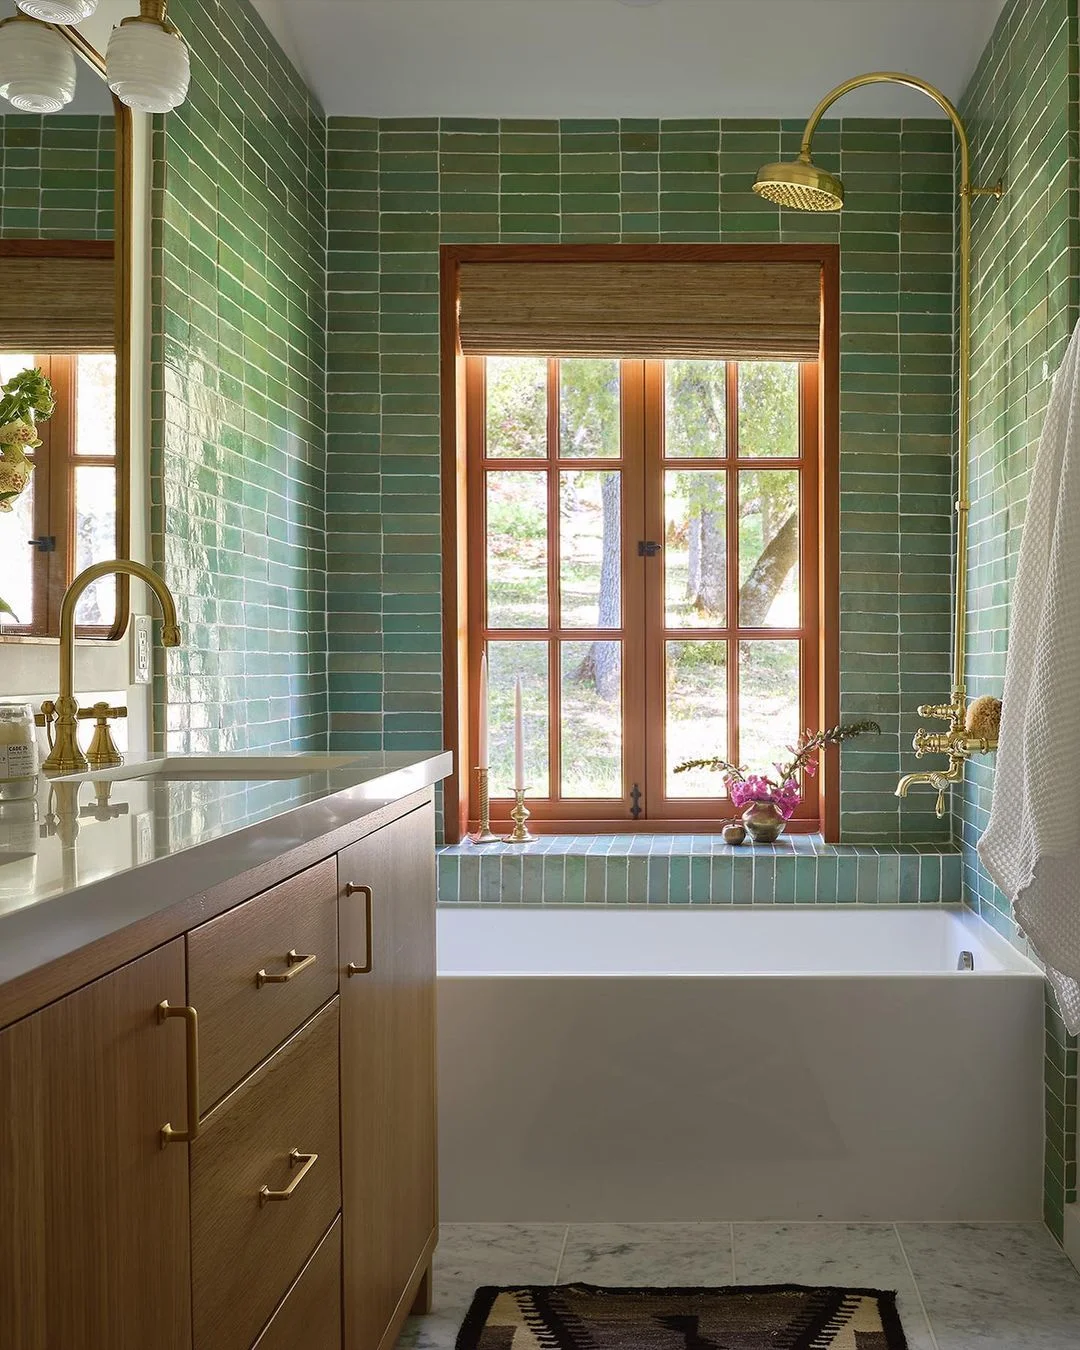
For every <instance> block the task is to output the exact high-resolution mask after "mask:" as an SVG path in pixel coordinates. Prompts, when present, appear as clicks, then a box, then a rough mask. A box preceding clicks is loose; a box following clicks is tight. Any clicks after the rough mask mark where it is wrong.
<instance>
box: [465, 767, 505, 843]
mask: <svg viewBox="0 0 1080 1350" xmlns="http://www.w3.org/2000/svg"><path fill="white" fill-rule="evenodd" d="M476 783H477V789H478V792H479V796H480V828H479V829H478V830H477V831H476V833H475V834H471V835H470V836H469V838H470V839H471V840H472V842H473V843H474V844H501V843H502V839H501V838H500V836H499V835H497V834H492V832H491V802H490V800H489V798H488V770H487V769H481V768H477V770H476Z"/></svg>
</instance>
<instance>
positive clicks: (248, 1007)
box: [187, 858, 338, 1107]
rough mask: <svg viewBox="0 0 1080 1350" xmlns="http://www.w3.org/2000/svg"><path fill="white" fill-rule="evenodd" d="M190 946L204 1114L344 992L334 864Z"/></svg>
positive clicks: (227, 917) (192, 939) (253, 904)
mask: <svg viewBox="0 0 1080 1350" xmlns="http://www.w3.org/2000/svg"><path fill="white" fill-rule="evenodd" d="M187 941H188V999H189V1001H190V1002H191V1003H192V1004H194V1006H195V1007H196V1008H198V1010H199V1030H200V1033H201V1035H200V1041H201V1061H202V1062H201V1068H200V1072H199V1090H200V1094H201V1099H202V1102H203V1105H204V1107H205V1106H210V1105H211V1104H212V1103H213V1102H216V1101H217V1100H218V1098H219V1097H221V1096H223V1095H224V1094H225V1093H226V1092H228V1090H229V1089H230V1088H231V1087H233V1086H234V1085H235V1084H236V1083H238V1082H239V1081H240V1079H241V1078H243V1077H244V1075H245V1074H246V1073H248V1072H250V1070H251V1069H253V1068H254V1067H255V1065H256V1064H258V1063H259V1061H260V1060H262V1059H265V1058H266V1056H267V1055H268V1054H269V1053H270V1051H271V1050H273V1049H274V1047H275V1046H276V1045H280V1044H281V1042H282V1041H283V1040H285V1038H286V1037H287V1036H289V1035H290V1034H291V1033H292V1032H293V1031H295V1030H296V1028H297V1027H298V1026H299V1025H300V1024H301V1023H302V1022H303V1021H305V1020H306V1019H307V1018H308V1017H310V1016H311V1014H312V1013H313V1012H315V1010H316V1009H317V1008H320V1007H321V1006H322V1005H323V1004H324V1003H325V1002H326V1000H327V999H328V998H329V997H330V996H331V995H332V994H334V993H336V992H337V981H338V973H337V868H336V865H335V862H334V859H333V858H327V859H326V861H325V862H321V863H317V864H316V865H315V866H314V867H309V868H308V869H307V870H306V871H304V872H301V873H300V874H299V875H298V876H295V877H290V878H289V880H288V881H283V882H282V883H281V885H280V886H275V887H273V889H272V890H269V891H264V892H263V894H262V895H257V896H256V897H255V898H254V899H253V900H248V901H246V902H245V903H244V904H242V905H237V906H236V908H235V909H231V910H229V912H228V913H227V914H222V915H221V916H220V918H217V919H212V920H211V921H210V922H209V923H204V924H203V925H202V926H201V927H200V928H195V929H193V930H192V931H191V932H190V933H189V934H188V939H187ZM291 953H295V955H290V954H291ZM311 958H314V960H312V959H311ZM305 961H306V964H305Z"/></svg>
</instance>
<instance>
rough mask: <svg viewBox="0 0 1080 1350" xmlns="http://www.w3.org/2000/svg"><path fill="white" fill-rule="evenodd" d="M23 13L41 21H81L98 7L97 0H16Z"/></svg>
mask: <svg viewBox="0 0 1080 1350" xmlns="http://www.w3.org/2000/svg"><path fill="white" fill-rule="evenodd" d="M16 3H17V4H18V6H19V8H20V9H21V10H22V12H23V13H24V14H29V15H30V17H31V18H32V19H41V20H42V22H43V23H82V21H83V19H88V18H89V17H90V16H91V14H93V12H94V10H95V9H97V7H98V0H16Z"/></svg>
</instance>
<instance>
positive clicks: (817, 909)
mask: <svg viewBox="0 0 1080 1350" xmlns="http://www.w3.org/2000/svg"><path fill="white" fill-rule="evenodd" d="M436 909H437V915H438V916H439V917H441V915H443V914H452V913H454V912H455V911H466V912H469V913H471V914H476V913H478V912H485V913H496V914H520V913H523V912H528V913H532V914H537V913H545V914H550V915H552V916H553V919H554V916H560V917H565V916H567V915H568V914H581V913H592V914H597V913H606V914H611V913H620V914H621V913H626V912H628V911H629V912H637V913H651V914H655V915H660V914H663V915H665V916H666V915H673V914H697V915H699V916H700V915H702V914H706V913H707V914H711V915H714V916H716V915H719V914H751V913H752V914H755V915H763V914H770V915H775V914H790V913H791V912H792V911H794V912H796V913H798V914H800V915H814V916H815V917H818V918H822V917H824V916H826V915H831V914H837V913H840V912H847V913H859V914H864V915H867V916H869V915H871V914H881V913H893V914H899V913H903V914H907V915H912V916H914V915H916V914H938V915H940V914H946V915H948V916H950V917H951V918H953V919H955V920H956V921H958V922H959V923H960V925H961V926H962V927H964V928H969V929H971V932H972V938H973V940H974V941H975V943H976V944H977V945H981V946H983V947H985V948H987V949H988V951H989V952H990V954H991V955H993V956H995V957H996V958H997V959H998V960H1000V961H1001V963H1002V966H1001V968H1000V969H990V970H988V969H985V968H981V967H980V966H979V964H978V962H976V966H975V969H974V970H959V969H957V970H953V969H944V970H942V969H940V968H922V969H910V970H874V969H867V970H834V969H820V970H782V969H781V970H769V969H762V970H701V971H694V970H688V971H678V970H640V969H638V970H633V969H625V970H579V971H560V970H557V969H554V970H553V969H547V970H537V969H533V970H515V969H503V970H465V969H444V968H442V967H441V966H439V967H438V969H437V975H438V978H439V979H440V980H458V979H460V980H485V979H488V980H503V979H511V980H535V979H547V980H620V979H621V980H625V979H644V980H650V979H655V980H663V979H679V980H702V979H731V980H791V979H830V980H912V979H935V980H937V979H943V978H944V979H955V978H958V977H961V976H962V977H966V978H967V979H969V980H970V979H972V978H977V979H980V980H981V979H992V978H995V977H996V978H1002V977H1005V978H1009V979H1018V978H1019V979H1029V980H1032V979H1037V980H1040V981H1045V978H1046V975H1045V972H1044V970H1043V968H1042V966H1041V965H1040V964H1039V962H1038V960H1037V959H1036V958H1035V957H1034V955H1033V954H1030V953H1029V951H1028V950H1024V949H1022V948H1020V947H1018V946H1015V945H1014V944H1013V943H1011V942H1010V941H1009V940H1008V938H1006V937H1004V936H1003V935H1002V934H1001V933H999V932H998V931H997V929H996V928H994V927H993V925H992V924H990V923H988V922H987V921H986V920H985V919H984V918H982V916H981V915H979V914H977V913H976V912H975V911H974V910H973V909H971V908H970V907H969V906H967V905H963V904H957V903H954V904H932V905H917V904H905V903H902V902H893V903H890V904H873V905H870V904H859V903H849V904H827V905H808V904H782V905H776V904H742V905H728V904H724V905H693V904H690V903H689V902H687V903H683V904H666V905H650V904H648V903H634V904H618V905H603V904H599V905H598V904H592V905H590V904H577V903H568V904H551V903H547V904H512V905H505V904H491V903H488V904H485V903H483V902H462V901H449V902H443V903H439V904H438V905H437V907H436Z"/></svg>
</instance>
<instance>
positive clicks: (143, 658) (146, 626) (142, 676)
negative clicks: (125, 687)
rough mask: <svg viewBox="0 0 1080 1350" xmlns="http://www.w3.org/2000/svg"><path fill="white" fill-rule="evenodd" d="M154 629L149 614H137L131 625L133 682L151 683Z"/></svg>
mask: <svg viewBox="0 0 1080 1350" xmlns="http://www.w3.org/2000/svg"><path fill="white" fill-rule="evenodd" d="M151 640H152V629H151V624H150V615H149V614H136V615H135V621H134V622H133V623H132V625H131V683H132V684H149V683H150V678H151V658H150V644H151Z"/></svg>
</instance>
